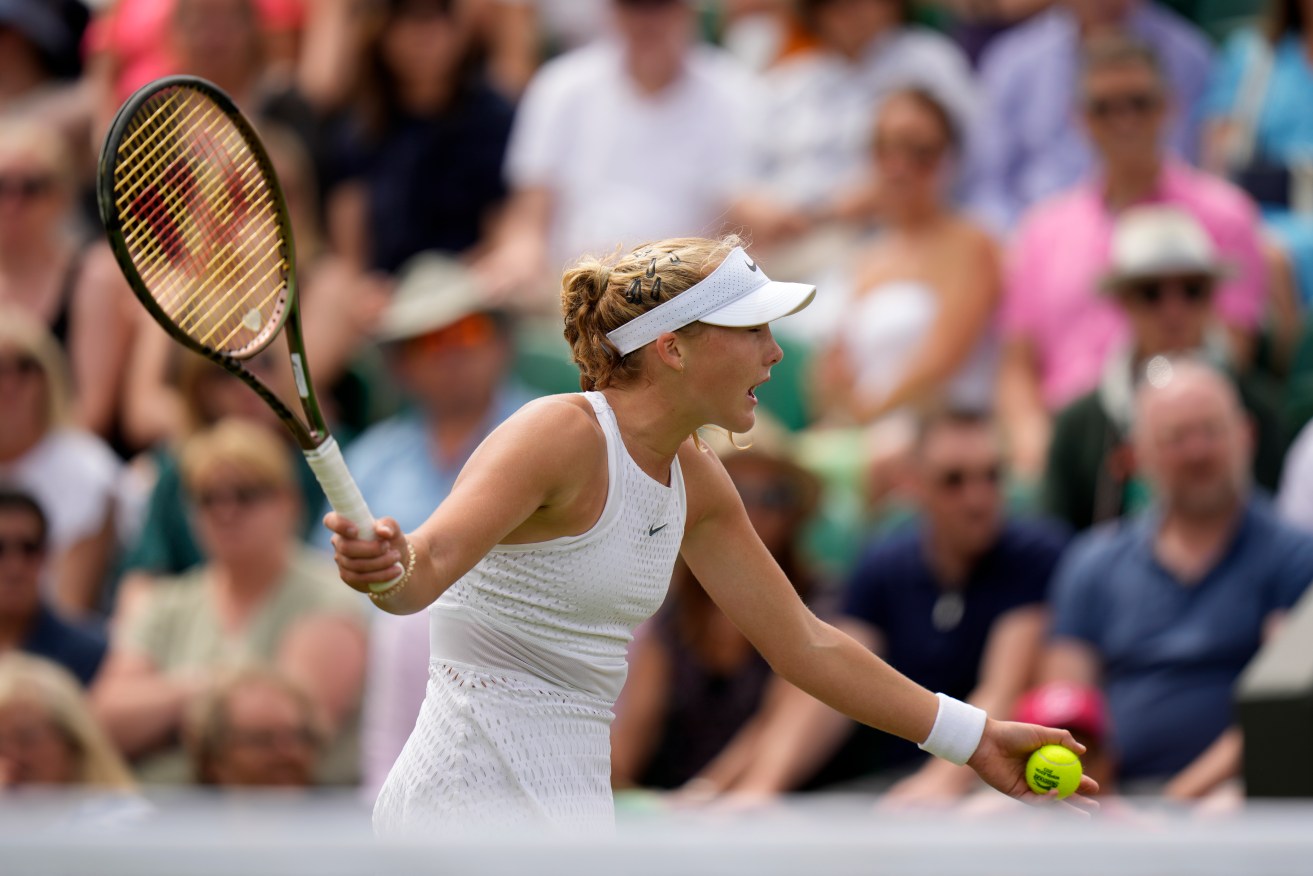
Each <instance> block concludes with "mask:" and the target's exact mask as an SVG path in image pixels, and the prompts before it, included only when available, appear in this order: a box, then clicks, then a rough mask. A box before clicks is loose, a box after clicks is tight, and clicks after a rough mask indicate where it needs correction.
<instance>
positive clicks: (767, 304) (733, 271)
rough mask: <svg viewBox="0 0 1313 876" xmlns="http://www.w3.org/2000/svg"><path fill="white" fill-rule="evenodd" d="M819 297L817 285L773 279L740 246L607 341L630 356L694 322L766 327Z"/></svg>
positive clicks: (613, 332)
mask: <svg viewBox="0 0 1313 876" xmlns="http://www.w3.org/2000/svg"><path fill="white" fill-rule="evenodd" d="M815 297H816V287H815V286H811V285H808V284H806V283H777V282H776V281H774V280H772V279H770V278H769V277H767V276H766V274H765V273H764V272H763V271H762V270H761V268H759V267H758V266H757V263H756V262H754V261H753V260H752V259H751V258H749V257H748V254H747V253H746V252H744V251H743V247H741V246H736V247H734V249H733V250H731V251H730V254H729V255H727V256H725V260H724V261H723V262H721V263H720V265H719V266H718V267H717V268H716V269H715V270H714V271H712V272H711V273H710V274H708V275H707V277H706V278H705V279H703V280H702V281H700V282H698V283H695V284H694V285H692V286H690V287H689V288H688V289H686V290H685V291H683V292H681V293H680V294H678V295H676V296H675V297H674V298H671V299H669V300H667V301H663V302H662V303H661V304H658V305H657V306H656V307H654V308H652V309H651V310H649V311H647V312H645V313H641V314H639V315H638V316H636V317H634V318H633V319H631V320H630V321H629V322H627V323H625V324H624V325H622V326H620V327H619V328H617V329H615V330H614V331H610V332H607V334H606V336H607V338H608V339H609V340H610V341H611V343H613V344H615V345H616V348H617V349H619V350H620V355H622V356H627V355H629V354H630V353H632V352H634V351H635V350H637V349H638V348H639V347H642V346H645V345H647V344H650V343H652V341H655V340H656V339H657V338H658V337H660V336H661V335H663V334H665V333H666V332H673V331H675V330H676V329H681V328H683V327H684V326H686V325H689V324H690V323H694V322H705V323H707V324H708V325H718V326H725V327H728V328H746V327H748V326H754V325H765V324H766V323H768V322H770V321H771V320H775V319H779V318H780V317H782V316H788V315H789V314H791V313H797V312H798V311H799V310H802V309H803V308H804V307H806V306H807V305H808V304H810V303H811V302H812V299H813V298H815Z"/></svg>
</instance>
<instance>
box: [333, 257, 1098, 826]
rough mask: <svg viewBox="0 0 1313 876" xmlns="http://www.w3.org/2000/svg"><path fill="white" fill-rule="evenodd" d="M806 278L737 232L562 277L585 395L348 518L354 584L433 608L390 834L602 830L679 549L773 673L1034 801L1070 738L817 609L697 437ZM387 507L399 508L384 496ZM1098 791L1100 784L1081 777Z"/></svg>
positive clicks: (751, 413) (530, 413)
mask: <svg viewBox="0 0 1313 876" xmlns="http://www.w3.org/2000/svg"><path fill="white" fill-rule="evenodd" d="M814 294H815V288H814V287H811V286H803V285H800V284H790V283H777V282H772V281H770V280H769V279H768V278H767V277H766V276H765V274H764V273H763V271H762V269H761V267H760V266H758V265H757V264H756V262H755V261H753V260H752V259H751V258H750V257H749V256H748V255H747V254H746V253H745V252H744V251H743V249H742V248H741V247H740V246H738V241H737V239H735V238H728V239H725V240H703V239H697V238H677V239H673V240H665V241H661V242H658V243H654V244H652V245H650V246H644V247H642V248H640V249H639V250H637V251H634V252H632V253H629V254H627V255H622V256H619V257H616V258H612V259H609V260H606V261H599V260H597V259H584V260H582V261H580V262H579V263H577V264H576V265H575V266H574V267H572V268H570V269H569V270H568V271H567V272H566V274H565V276H564V277H563V279H562V292H561V303H562V310H563V311H564V322H565V337H566V340H567V341H568V342H569V343H570V345H571V347H572V350H573V354H574V358H575V361H576V363H577V364H578V365H579V368H580V372H581V384H582V386H583V387H585V388H586V390H587V391H585V392H584V393H582V394H578V395H563V396H551V397H548V398H545V399H540V400H538V401H535V402H532V403H530V404H529V405H527V406H525V407H524V408H522V409H521V410H520V411H519V412H517V413H516V414H515V415H513V416H512V417H511V418H510V419H509V420H507V421H506V423H504V424H503V425H502V426H501V427H499V428H498V429H497V430H496V431H494V432H493V434H492V435H491V436H489V438H488V439H487V440H486V441H485V442H484V443H483V444H482V445H481V446H480V447H479V449H478V450H476V451H475V453H474V455H473V456H472V457H471V458H470V461H469V462H468V463H467V464H466V466H465V468H464V470H463V471H462V472H461V475H460V477H459V478H458V479H457V481H456V483H455V485H454V487H453V489H452V492H451V494H450V496H449V497H448V498H447V499H446V500H445V501H444V502H443V503H442V504H441V505H440V506H438V508H437V510H436V511H434V513H433V515H432V516H431V517H430V518H429V519H428V520H427V521H426V522H425V523H424V524H422V525H421V526H420V527H419V528H418V529H416V530H414V531H413V532H411V533H409V534H404V533H402V532H401V531H400V529H399V527H398V526H397V524H396V522H395V521H394V520H392V519H390V518H383V519H381V520H379V521H378V522H377V523H376V524H375V525H374V529H373V532H370V533H363V535H365V536H372V538H369V539H368V540H366V539H365V538H361V535H362V533H359V532H357V530H356V528H355V527H354V526H353V525H352V524H351V523H350V522H349V521H347V520H346V519H344V518H342V517H340V516H339V515H337V514H330V515H328V517H327V518H325V524H326V525H327V526H328V527H329V528H330V529H332V530H333V531H334V533H335V534H334V537H333V544H334V548H335V559H336V560H337V564H338V567H339V570H340V573H341V576H342V579H343V580H344V581H345V582H346V583H347V584H349V585H351V586H352V587H353V588H355V589H357V590H360V591H361V592H366V593H369V594H370V596H371V598H372V599H373V600H374V602H375V604H377V605H378V606H379V607H380V608H381V609H383V610H385V611H389V612H392V613H394V614H412V613H414V612H417V611H420V610H423V609H428V611H429V624H430V633H431V653H430V664H429V688H428V697H427V699H426V701H425V703H424V706H423V709H422V711H421V713H420V718H419V722H418V724H417V725H416V729H415V732H414V734H413V735H412V736H411V738H410V740H409V742H407V744H406V747H405V749H404V750H403V751H402V754H401V758H400V759H399V760H398V761H397V764H396V765H395V766H394V767H393V770H392V773H391V774H390V775H389V777H388V780H387V783H386V784H385V785H384V787H383V790H382V793H381V794H380V795H379V799H378V802H377V803H376V805H375V810H374V820H375V827H376V830H378V831H379V832H380V833H384V834H396V833H412V832H441V831H444V830H445V831H451V830H460V829H463V828H464V829H475V830H490V829H498V830H505V829H507V828H512V829H514V828H516V827H522V826H524V827H534V826H544V825H546V826H552V827H556V828H563V829H574V830H589V831H597V830H606V829H609V828H610V827H611V825H612V823H613V803H612V797H611V788H610V778H611V763H610V757H609V754H610V744H609V738H608V731H609V725H610V722H611V718H612V708H613V707H614V705H615V700H616V696H617V694H618V693H619V690H620V687H621V685H622V684H623V683H624V679H625V675H626V672H627V666H626V661H625V648H626V645H627V644H628V642H629V641H630V639H631V638H632V634H633V630H634V628H635V627H636V626H637V625H638V624H639V623H641V622H642V621H643V620H644V619H646V618H647V617H648V616H650V615H651V614H652V613H653V612H654V611H655V610H656V608H657V606H658V605H660V603H661V601H662V599H663V598H664V596H665V592H666V588H667V585H668V583H669V580H670V574H671V570H672V568H673V567H674V563H675V560H676V558H677V557H682V558H683V559H684V561H685V562H686V563H687V564H688V567H689V569H690V571H691V572H692V573H693V574H694V575H695V576H696V577H697V579H698V581H699V582H701V584H702V586H703V588H704V589H705V590H706V591H707V593H708V594H709V595H710V596H711V597H712V598H713V599H714V600H715V601H716V602H717V604H718V605H719V606H720V608H721V610H723V611H724V612H725V613H726V614H727V615H728V616H729V617H730V619H731V620H732V621H733V622H734V624H735V625H736V626H737V627H738V628H739V629H741V630H742V631H743V632H744V634H745V635H746V636H747V637H748V639H749V640H750V641H751V642H752V643H753V645H754V646H755V647H757V648H758V650H760V651H761V652H762V655H763V656H764V657H765V658H766V660H767V661H768V662H769V663H770V664H771V666H772V667H773V668H774V669H775V671H776V672H778V673H780V674H781V675H783V676H784V677H785V678H787V679H788V680H789V681H791V682H793V683H794V684H796V685H798V686H799V687H801V688H803V689H805V690H807V691H809V692H810V693H812V694H814V695H815V696H817V697H819V698H821V699H822V700H824V701H826V702H828V703H829V704H831V705H832V706H834V707H835V708H838V709H841V710H843V711H845V712H847V713H849V714H851V715H853V716H855V717H856V718H858V719H859V720H861V721H864V722H866V723H869V724H871V725H873V726H876V727H879V728H881V729H884V730H886V731H888V732H891V733H894V734H896V735H899V736H902V737H904V738H906V739H910V740H913V741H915V742H918V743H921V744H923V745H924V747H925V748H926V749H927V750H929V751H931V752H934V753H936V754H938V755H940V756H943V757H945V758H948V759H951V760H954V761H955V762H958V763H966V762H968V761H970V763H971V765H972V766H973V767H974V768H975V769H976V770H977V771H978V772H979V773H980V774H981V775H982V776H984V777H985V779H986V781H988V782H989V783H990V784H991V785H993V786H994V787H996V788H999V789H1000V790H1003V791H1005V792H1007V793H1009V794H1011V795H1013V796H1017V797H1028V796H1031V795H1029V792H1028V791H1027V790H1026V785H1025V781H1024V779H1023V777H1022V767H1023V764H1024V762H1025V759H1026V758H1027V757H1028V756H1029V754H1030V752H1031V751H1033V750H1034V749H1035V748H1037V747H1038V746H1040V745H1041V744H1043V743H1045V742H1050V741H1052V742H1059V741H1060V742H1064V743H1065V744H1068V745H1071V744H1074V742H1073V740H1072V739H1071V737H1070V735H1069V734H1066V733H1064V732H1062V731H1058V730H1048V729H1046V728H1040V727H1035V726H1032V725H1022V724H1005V723H999V722H995V721H990V720H988V719H987V717H986V715H985V713H984V712H983V711H980V710H978V709H974V708H973V707H970V706H967V705H966V704H964V703H961V702H959V701H957V700H953V699H951V698H948V697H945V696H938V697H937V696H935V695H933V694H931V693H930V692H929V691H927V690H925V689H924V688H921V687H919V686H917V685H915V684H913V683H911V682H909V681H908V680H907V679H906V678H904V677H903V676H901V675H899V674H897V673H896V672H894V671H893V670H891V669H890V668H889V667H888V666H887V665H886V664H884V663H883V662H881V661H880V660H879V659H877V658H876V657H874V656H873V655H872V654H870V652H868V651H866V650H865V649H864V648H862V647H861V646H860V645H858V644H857V643H856V642H854V641H853V640H851V639H849V638H847V637H845V636H843V635H842V634H840V633H839V632H838V631H836V630H835V629H833V628H832V627H830V626H828V625H827V624H825V623H823V622H821V621H820V620H818V619H817V618H816V617H815V616H814V615H813V614H811V613H810V612H809V611H808V610H807V609H806V608H805V607H804V606H803V604H802V602H801V600H799V598H798V595H797V593H796V592H795V591H794V588H793V585H792V584H791V583H790V582H789V580H788V578H787V577H786V576H785V575H784V573H782V572H781V571H780V569H779V566H778V565H777V564H776V563H775V561H774V560H773V559H772V558H771V556H770V553H769V552H768V551H767V550H766V548H765V547H764V546H763V545H762V543H761V540H760V539H759V538H758V537H757V536H756V534H755V533H754V532H753V530H752V524H751V523H750V521H749V518H748V515H747V513H746V512H745V511H744V508H743V504H742V502H741V501H740V500H739V497H738V494H737V493H736V492H735V490H734V485H733V483H732V481H731V480H730V479H729V477H728V476H727V475H726V474H725V470H724V467H723V466H722V465H721V464H720V463H719V462H718V461H717V459H716V458H715V456H714V454H712V453H711V452H710V451H709V450H706V449H704V446H703V445H702V444H701V443H700V442H699V441H698V440H697V439H696V436H695V432H696V430H697V429H699V428H701V427H702V426H704V425H708V424H710V425H715V426H719V427H720V428H723V429H726V430H728V431H730V432H740V433H741V432H746V431H748V430H749V429H751V428H752V426H753V423H754V422H755V420H756V414H755V409H756V406H757V397H756V393H755V390H756V388H757V387H758V386H760V385H761V384H762V383H764V382H765V381H766V380H768V379H769V377H770V370H771V368H772V366H774V365H775V364H776V363H777V362H778V361H779V360H780V356H781V353H780V348H779V346H778V345H777V344H776V343H775V340H774V338H773V337H772V335H771V331H770V327H769V325H768V323H769V322H770V321H772V320H773V319H776V318H778V317H781V316H786V315H788V314H790V313H792V312H795V311H797V310H800V309H802V308H803V307H805V306H806V305H807V304H808V303H809V302H810V301H811V298H812V296H813V295H814ZM377 510H380V511H385V510H386V509H377ZM1083 789H1084V791H1085V792H1086V793H1090V792H1093V791H1094V790H1096V786H1095V785H1094V783H1093V782H1087V783H1086V784H1085V785H1084V786H1083Z"/></svg>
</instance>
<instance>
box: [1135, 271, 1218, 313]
mask: <svg viewBox="0 0 1313 876" xmlns="http://www.w3.org/2000/svg"><path fill="white" fill-rule="evenodd" d="M1125 288H1126V295H1127V297H1129V298H1132V299H1134V300H1135V301H1138V302H1140V303H1141V304H1147V305H1150V306H1154V305H1158V304H1161V303H1162V302H1163V301H1164V300H1165V299H1166V298H1167V297H1168V295H1170V294H1172V292H1173V290H1175V292H1176V294H1178V295H1180V296H1181V297H1182V298H1184V299H1185V300H1186V301H1188V302H1189V303H1191V304H1201V303H1203V302H1205V301H1207V300H1209V298H1211V297H1212V295H1213V282H1212V281H1211V280H1208V279H1206V278H1204V277H1191V278H1190V279H1188V280H1143V281H1141V282H1139V283H1130V284H1128V285H1127V286H1126V287H1125Z"/></svg>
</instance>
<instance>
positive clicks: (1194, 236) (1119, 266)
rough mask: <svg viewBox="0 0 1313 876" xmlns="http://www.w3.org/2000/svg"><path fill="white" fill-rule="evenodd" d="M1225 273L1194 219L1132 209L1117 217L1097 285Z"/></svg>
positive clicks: (1168, 210) (1158, 208) (1158, 209)
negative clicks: (1105, 269)
mask: <svg viewBox="0 0 1313 876" xmlns="http://www.w3.org/2000/svg"><path fill="white" fill-rule="evenodd" d="M1229 273H1230V272H1229V271H1228V269H1227V267H1226V265H1224V264H1222V263H1221V262H1220V261H1218V258H1217V251H1216V249H1215V248H1214V246H1213V241H1212V238H1210V237H1209V236H1208V232H1207V231H1205V230H1204V227H1203V226H1202V225H1201V224H1199V220H1198V219H1196V218H1195V217H1194V216H1192V215H1191V214H1190V213H1189V212H1187V211H1186V210H1183V209H1181V208H1180V207H1173V206H1168V205H1153V206H1144V207H1133V208H1131V209H1129V210H1127V211H1126V212H1124V213H1122V214H1121V216H1119V217H1118V219H1117V224H1116V226H1115V227H1114V228H1113V232H1112V253H1111V264H1110V265H1109V268H1108V272H1107V273H1106V274H1105V275H1104V277H1103V281H1102V284H1101V285H1102V286H1103V287H1104V288H1105V289H1111V288H1115V287H1117V286H1120V285H1122V284H1124V283H1131V282H1134V281H1136V280H1144V279H1151V278H1154V277H1165V276H1208V277H1215V278H1217V277H1224V276H1227V275H1228V274H1229Z"/></svg>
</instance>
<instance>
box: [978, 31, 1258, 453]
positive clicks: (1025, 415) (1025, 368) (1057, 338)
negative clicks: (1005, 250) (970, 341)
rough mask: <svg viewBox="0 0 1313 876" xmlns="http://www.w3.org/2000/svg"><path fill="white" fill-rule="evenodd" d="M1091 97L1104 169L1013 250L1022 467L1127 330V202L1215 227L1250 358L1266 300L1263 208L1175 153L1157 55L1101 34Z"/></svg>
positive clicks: (1004, 395) (1014, 395) (1222, 291)
mask: <svg viewBox="0 0 1313 876" xmlns="http://www.w3.org/2000/svg"><path fill="white" fill-rule="evenodd" d="M1080 100H1081V104H1082V115H1083V119H1084V122H1085V125H1086V128H1087V130H1088V132H1089V135H1090V140H1091V142H1092V143H1093V144H1094V145H1095V147H1096V149H1097V151H1098V154H1099V158H1100V163H1101V170H1100V171H1099V173H1098V174H1097V175H1096V176H1094V177H1092V178H1090V179H1087V180H1086V181H1084V182H1082V183H1081V184H1079V185H1077V186H1076V187H1075V188H1073V189H1071V190H1069V191H1067V192H1065V193H1063V194H1060V195H1057V196H1055V197H1054V198H1052V199H1050V200H1048V201H1045V202H1043V203H1041V204H1039V205H1038V206H1036V207H1034V208H1032V210H1031V211H1030V212H1029V214H1028V215H1027V216H1026V217H1025V218H1024V219H1023V222H1022V225H1021V227H1020V229H1019V230H1018V232H1017V236H1016V238H1015V240H1014V241H1013V245H1012V249H1011V252H1010V253H1009V264H1008V270H1007V278H1006V288H1005V294H1004V301H1003V306H1002V317H1001V319H1002V329H1003V334H1004V340H1005V346H1004V355H1003V363H1002V366H1001V369H1000V376H999V399H998V402H999V410H1000V413H1001V414H1002V416H1003V418H1004V421H1005V423H1006V426H1007V430H1008V434H1009V438H1010V446H1011V448H1012V454H1013V460H1012V461H1013V464H1014V466H1015V468H1016V471H1017V472H1018V473H1019V474H1021V475H1023V476H1025V475H1034V474H1036V473H1037V472H1038V470H1039V467H1040V466H1041V464H1042V462H1043V459H1044V454H1045V452H1046V449H1047V446H1048V441H1049V436H1050V431H1051V424H1052V414H1053V412H1054V411H1056V410H1058V409H1059V408H1061V407H1062V406H1063V405H1065V404H1067V403H1068V402H1070V401H1071V400H1072V399H1074V398H1076V397H1077V396H1079V395H1082V394H1084V393H1085V392H1088V391H1089V390H1090V389H1092V388H1093V387H1094V386H1095V384H1097V383H1098V379H1099V374H1100V371H1101V369H1102V367H1103V361H1104V358H1105V357H1106V356H1107V354H1108V352H1109V350H1110V349H1112V348H1113V347H1115V346H1116V345H1117V344H1119V343H1120V342H1122V341H1124V340H1125V339H1126V337H1127V335H1128V332H1129V328H1128V326H1127V323H1126V320H1125V317H1124V315H1123V314H1121V313H1120V312H1119V311H1118V310H1117V308H1116V307H1115V306H1114V305H1113V304H1112V302H1110V301H1108V300H1107V299H1106V298H1105V297H1103V296H1100V295H1099V294H1098V288H1097V286H1098V282H1097V281H1098V277H1099V275H1100V274H1101V273H1102V272H1103V271H1104V270H1105V269H1106V268H1107V264H1108V258H1109V245H1110V241H1111V237H1112V229H1113V225H1114V224H1115V222H1116V219H1117V216H1118V214H1119V213H1120V212H1121V211H1123V210H1125V209H1126V208H1128V207H1131V206H1135V205H1138V204H1145V203H1166V204H1174V205H1177V206H1179V207H1182V208H1184V209H1186V210H1188V211H1189V212H1190V213H1191V214H1192V215H1193V216H1194V217H1195V218H1196V219H1197V220H1198V221H1199V223H1200V224H1201V225H1202V226H1203V227H1204V229H1205V230H1206V231H1207V232H1208V234H1209V236H1210V237H1211V238H1212V241H1213V244H1214V245H1215V247H1216V248H1217V251H1218V254H1219V257H1220V258H1221V260H1222V261H1224V262H1226V263H1228V264H1229V265H1230V267H1231V268H1232V269H1233V274H1232V276H1231V278H1230V280H1229V281H1227V282H1225V283H1223V284H1222V285H1221V286H1220V287H1219V288H1218V292H1217V298H1216V302H1217V310H1218V313H1219V315H1220V316H1221V317H1222V319H1223V321H1224V322H1225V323H1226V325H1227V327H1228V329H1229V332H1228V336H1229V337H1230V339H1231V342H1232V343H1233V345H1234V346H1235V353H1236V356H1237V359H1238V360H1239V361H1245V359H1246V358H1247V355H1248V352H1249V347H1250V344H1251V342H1252V334H1253V331H1254V329H1255V327H1256V326H1257V324H1258V322H1259V320H1260V318H1261V317H1262V316H1263V312H1264V309H1265V305H1266V268H1265V263H1264V260H1263V254H1262V251H1261V243H1260V239H1259V230H1258V224H1257V222H1258V214H1257V210H1256V208H1255V207H1254V205H1253V203H1252V202H1250V200H1249V199H1248V197H1246V196H1245V195H1244V194H1243V193H1242V192H1241V191H1240V190H1239V189H1236V188H1235V187H1233V186H1232V185H1231V184H1229V183H1227V182H1225V181H1223V180H1221V179H1218V178H1215V177H1212V176H1208V175H1205V174H1203V173H1200V172H1198V171H1196V170H1194V169H1192V168H1190V167H1188V166H1186V165H1185V164H1183V163H1181V162H1180V161H1178V160H1175V159H1173V158H1170V157H1169V156H1168V155H1167V153H1166V151H1165V147H1164V145H1163V137H1164V133H1165V131H1166V128H1167V123H1168V120H1169V117H1170V115H1171V113H1172V111H1173V107H1172V105H1171V97H1170V94H1169V93H1168V88H1167V82H1166V80H1165V79H1164V77H1163V75H1162V72H1161V69H1160V68H1159V66H1158V64H1157V61H1156V60H1155V58H1154V56H1153V54H1152V52H1151V51H1150V50H1149V49H1148V48H1146V47H1144V46H1143V45H1141V44H1139V43H1136V42H1133V41H1131V40H1129V39H1127V38H1124V37H1108V38H1106V39H1103V40H1100V41H1097V42H1095V43H1092V44H1091V45H1090V47H1089V50H1088V52H1087V55H1086V58H1085V68H1084V71H1083V75H1082V79H1081V95H1080Z"/></svg>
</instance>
